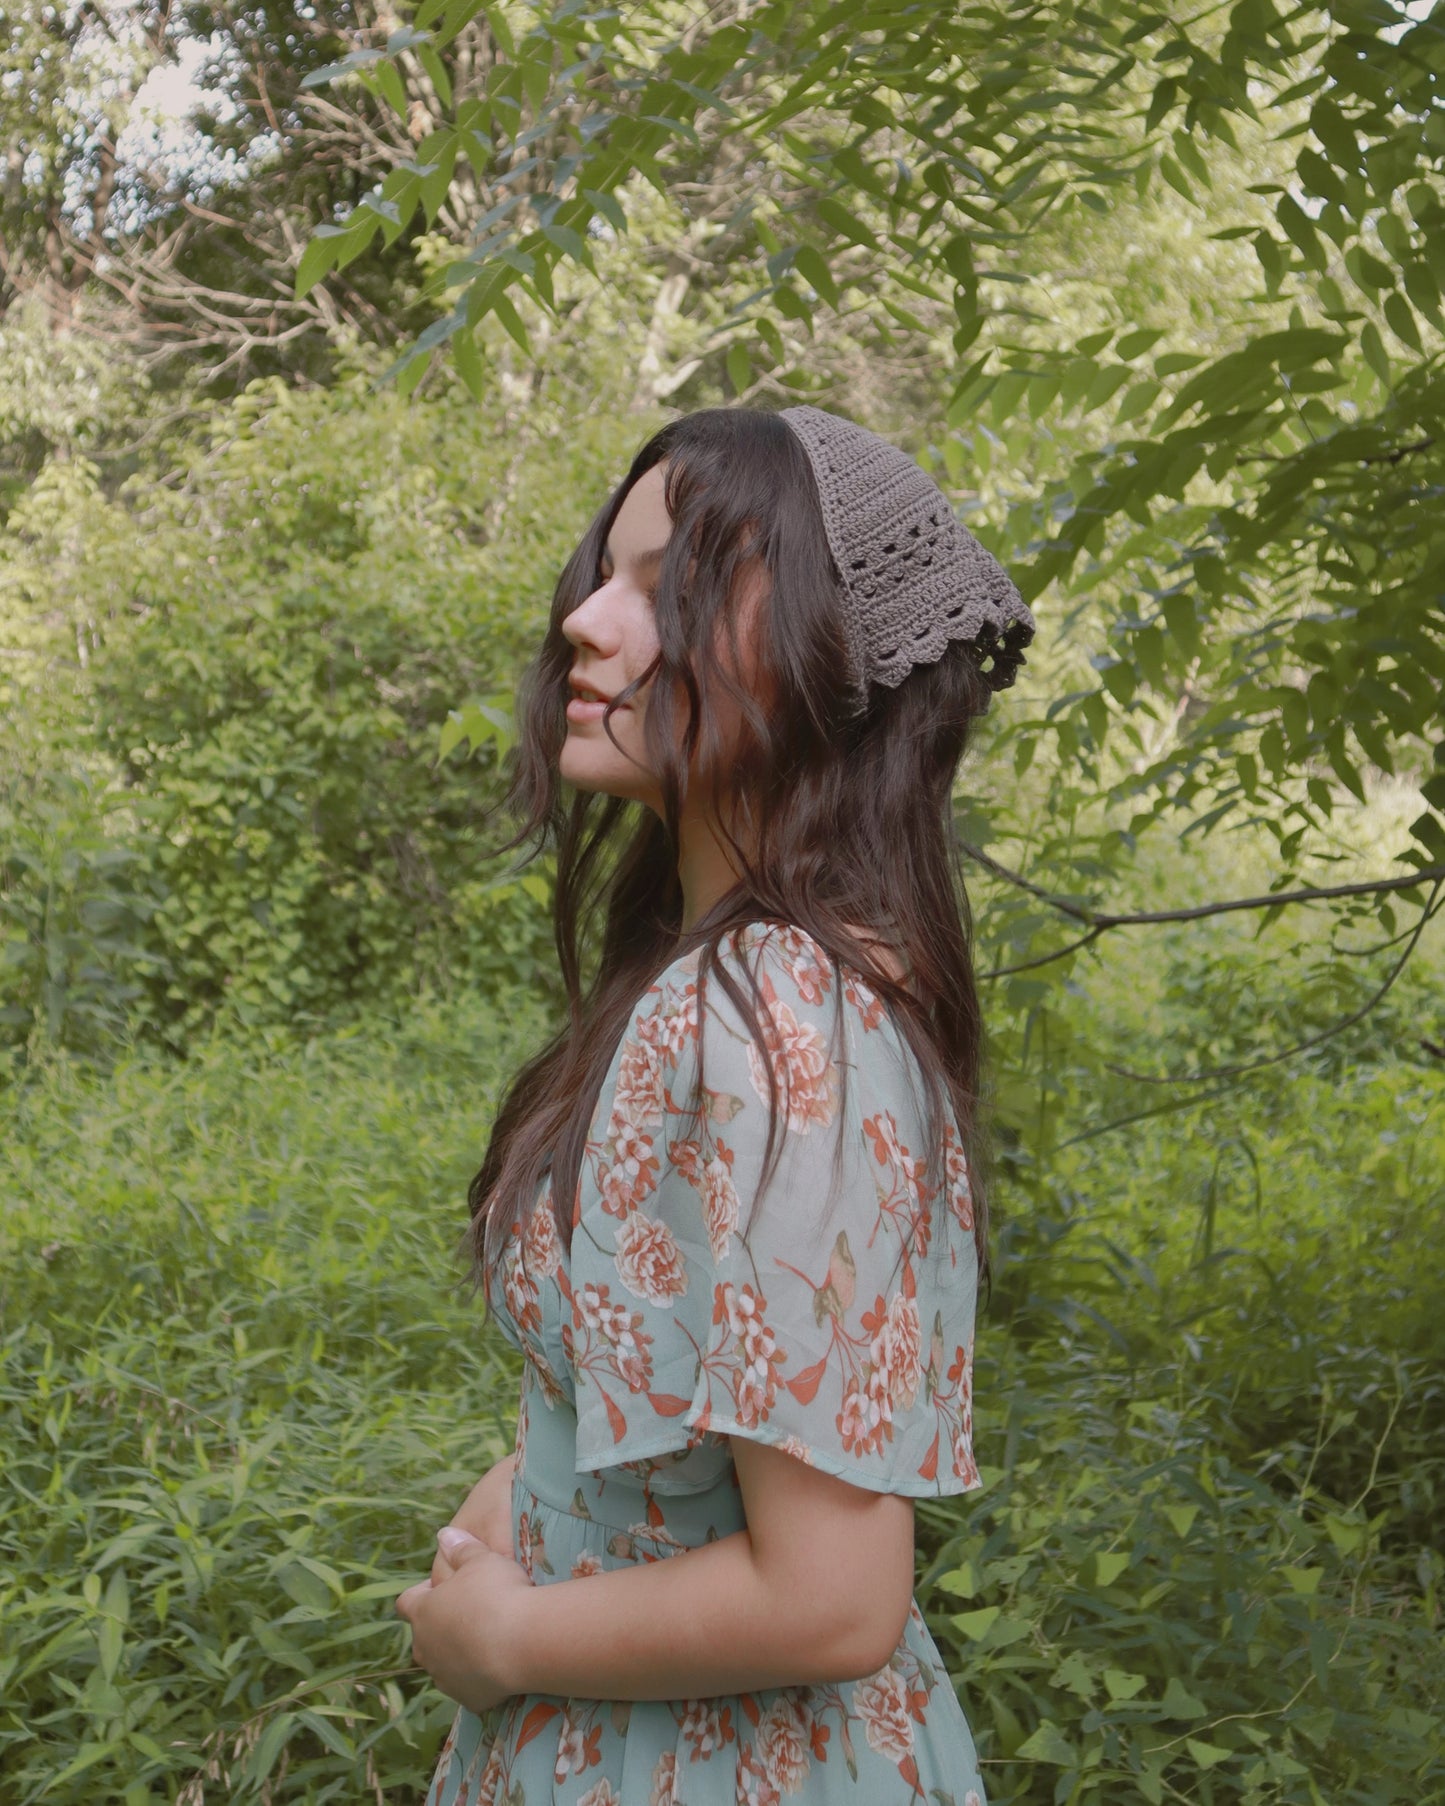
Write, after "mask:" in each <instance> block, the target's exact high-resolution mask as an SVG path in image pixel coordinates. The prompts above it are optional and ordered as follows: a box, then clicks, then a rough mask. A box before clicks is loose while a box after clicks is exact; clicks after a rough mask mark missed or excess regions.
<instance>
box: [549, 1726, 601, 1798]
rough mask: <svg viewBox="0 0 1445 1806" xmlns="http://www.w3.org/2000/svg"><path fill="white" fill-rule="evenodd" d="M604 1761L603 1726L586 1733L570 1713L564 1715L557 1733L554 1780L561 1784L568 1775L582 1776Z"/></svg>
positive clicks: (594, 1727) (595, 1727)
mask: <svg viewBox="0 0 1445 1806" xmlns="http://www.w3.org/2000/svg"><path fill="white" fill-rule="evenodd" d="M601 1760H602V1726H601V1725H600V1724H595V1725H593V1727H592V1729H591V1730H590V1731H584V1730H583V1729H582V1727H581V1725H579V1724H578V1723H577V1721H576V1720H575V1719H574V1718H573V1716H572V1714H571V1712H570V1711H567V1710H564V1711H563V1713H562V1728H561V1729H560V1730H559V1731H558V1733H557V1763H556V1767H555V1768H554V1769H553V1771H552V1775H553V1779H554V1780H555V1781H556V1782H557V1783H558V1785H559V1786H560V1784H561V1783H562V1782H563V1781H565V1780H566V1779H567V1777H568V1775H580V1774H581V1773H582V1772H583V1770H584V1769H588V1768H591V1767H592V1765H593V1764H594V1763H596V1762H600V1761H601Z"/></svg>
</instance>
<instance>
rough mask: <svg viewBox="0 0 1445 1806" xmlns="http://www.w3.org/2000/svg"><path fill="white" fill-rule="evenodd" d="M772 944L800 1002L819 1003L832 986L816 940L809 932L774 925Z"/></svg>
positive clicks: (830, 971) (831, 979)
mask: <svg viewBox="0 0 1445 1806" xmlns="http://www.w3.org/2000/svg"><path fill="white" fill-rule="evenodd" d="M773 944H774V946H775V947H776V948H777V949H778V952H779V954H780V955H781V956H782V961H783V964H784V965H785V966H786V967H787V971H788V977H789V978H791V979H792V981H793V983H794V984H795V985H796V986H797V987H798V994H799V995H800V996H801V998H802V999H803V1002H804V1003H822V1001H823V1000H824V998H825V997H826V996H827V995H828V993H829V991H831V990H832V988H833V973H832V970H831V968H830V966H829V965H828V963H827V959H826V957H825V955H824V953H823V950H822V948H821V947H820V946H819V945H818V943H817V942H816V941H815V940H814V939H813V937H812V936H811V935H807V934H803V933H801V932H800V931H799V930H798V929H796V928H792V927H788V928H780V929H778V931H777V933H776V935H775V936H774V937H773Z"/></svg>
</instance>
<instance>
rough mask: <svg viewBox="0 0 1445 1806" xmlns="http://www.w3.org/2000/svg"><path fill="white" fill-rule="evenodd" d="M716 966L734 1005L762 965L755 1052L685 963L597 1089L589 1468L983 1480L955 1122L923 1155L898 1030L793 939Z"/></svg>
mask: <svg viewBox="0 0 1445 1806" xmlns="http://www.w3.org/2000/svg"><path fill="white" fill-rule="evenodd" d="M724 960H725V963H726V964H727V965H728V966H729V968H730V970H731V971H732V972H733V974H734V976H735V978H736V979H737V982H738V984H739V986H740V988H741V990H742V994H743V995H744V996H747V995H749V986H748V983H747V979H746V976H745V966H750V967H751V968H752V970H753V971H754V972H755V973H756V977H757V983H758V986H759V989H760V992H761V1004H760V1005H758V1004H755V1006H754V1007H755V1008H756V1009H758V1013H759V1016H760V1020H761V1023H762V1026H763V1029H764V1032H765V1041H766V1047H765V1050H760V1049H759V1047H758V1046H757V1045H756V1043H755V1042H754V1040H753V1037H752V1035H751V1034H750V1033H749V1030H748V1027H747V1024H746V1020H745V1018H744V1016H743V1015H742V1013H741V1011H740V1009H739V1008H738V1007H737V1005H736V1004H735V1003H734V1001H733V1000H732V999H731V998H730V997H728V996H727V994H726V992H725V991H724V989H723V987H722V985H721V983H720V982H719V979H718V977H717V975H716V973H714V974H713V975H712V976H711V977H710V978H709V980H708V982H707V985H706V993H705V1006H704V1007H703V1008H702V1009H701V1010H700V1009H699V1004H698V986H697V956H696V954H694V955H692V956H691V957H690V958H684V959H682V960H679V961H677V962H674V964H673V965H672V966H670V967H669V968H668V969H667V971H666V972H665V973H664V974H663V975H662V977H661V978H660V979H659V980H658V982H657V983H656V984H654V986H653V987H652V988H651V989H650V991H649V992H648V994H647V996H646V997H644V999H643V1000H642V1003H641V1004H640V1005H639V1007H638V1009H637V1010H636V1012H635V1013H634V1015H633V1018H632V1020H631V1023H630V1024H629V1027H628V1029H627V1031H626V1033H625V1034H624V1036H623V1039H622V1042H621V1044H620V1046H619V1048H618V1051H617V1054H616V1056H615V1057H614V1060H613V1065H612V1069H611V1072H610V1074H609V1076H608V1080H607V1082H606V1084H605V1085H604V1088H603V1094H602V1096H601V1098H600V1099H599V1107H598V1111H597V1114H596V1116H595V1117H594V1121H593V1126H592V1132H591V1135H590V1137H589V1141H588V1145H587V1149H586V1157H585V1159H584V1162H583V1169H582V1174H581V1182H580V1184H579V1187H578V1192H577V1197H576V1204H575V1212H574V1225H573V1234H572V1247H571V1253H570V1262H569V1264H570V1292H571V1305H572V1321H571V1326H570V1329H571V1335H570V1342H569V1357H570V1359H571V1362H572V1366H573V1374H574V1381H575V1392H576V1404H577V1417H578V1424H577V1458H576V1467H577V1471H578V1472H579V1473H580V1472H595V1471H598V1470H602V1469H607V1468H611V1467H618V1466H621V1467H626V1468H629V1469H631V1470H632V1471H634V1472H641V1473H642V1474H643V1475H644V1476H646V1477H647V1478H648V1481H649V1484H650V1485H651V1486H652V1488H653V1490H655V1491H658V1492H687V1491H694V1490H700V1489H702V1488H704V1487H706V1486H708V1485H710V1484H712V1483H714V1482H715V1480H716V1478H717V1476H718V1473H719V1471H720V1467H721V1465H722V1464H724V1463H725V1462H726V1461H727V1460H728V1459H730V1448H729V1445H728V1443H727V1441H726V1439H727V1438H728V1437H738V1436H741V1437H747V1438H749V1439H751V1440H753V1441H756V1442H764V1443H770V1444H773V1445H775V1446H777V1447H780V1448H782V1449H784V1450H786V1451H787V1452H789V1453H791V1454H792V1455H794V1456H796V1457H797V1458H798V1459H799V1460H801V1461H804V1462H808V1463H810V1464H812V1465H814V1466H817V1467H820V1468H824V1469H826V1470H827V1471H828V1472H830V1473H833V1474H837V1475H839V1476H840V1477H841V1478H843V1479H845V1480H850V1481H852V1482H853V1483H854V1484H855V1485H858V1486H862V1487H866V1488H868V1489H869V1490H871V1491H875V1492H895V1493H906V1494H911V1495H933V1494H941V1493H959V1492H968V1491H971V1490H973V1489H974V1488H975V1487H977V1486H978V1485H979V1484H980V1482H979V1478H978V1470H977V1467H976V1466H975V1463H974V1455H973V1442H972V1429H973V1423H972V1351H973V1328H974V1309H975V1301H976V1295H977V1260H976V1255H975V1250H974V1240H973V1217H972V1208H971V1199H970V1194H969V1187H968V1169H967V1162H966V1160H965V1158H964V1154H963V1150H962V1147H961V1145H960V1142H959V1138H958V1134H957V1129H956V1125H955V1123H954V1120H953V1118H952V1115H951V1113H950V1114H949V1115H948V1116H946V1118H945V1123H946V1127H945V1133H944V1137H943V1145H942V1146H939V1147H932V1148H930V1147H929V1146H928V1145H927V1107H926V1098H925V1093H924V1091H923V1086H922V1080H921V1077H920V1075H919V1073H918V1070H917V1064H916V1060H915V1058H914V1056H913V1054H912V1052H911V1050H910V1049H909V1048H908V1045H907V1042H906V1040H905V1038H904V1037H903V1036H902V1034H901V1032H900V1031H899V1030H898V1029H897V1028H896V1027H895V1025H894V1024H893V1023H892V1022H891V1020H890V1019H889V1017H888V1016H887V1013H886V1011H885V1010H884V1008H883V1005H882V1003H881V1001H880V999H879V998H878V997H877V996H876V995H875V994H874V993H873V992H872V991H871V990H870V989H869V988H868V987H867V986H866V984H865V983H864V981H863V980H862V978H861V977H860V976H858V975H856V974H854V973H852V972H851V971H850V970H849V969H848V968H847V967H844V968H842V977H841V982H839V980H838V978H837V977H836V976H835V973H834V970H833V968H832V966H831V964H830V962H829V961H828V959H827V957H826V955H825V954H824V952H823V950H822V949H821V948H820V947H819V946H818V944H817V943H816V942H814V941H813V940H812V939H811V938H810V937H809V936H807V935H805V934H804V933H802V931H801V930H798V929H796V928H791V927H786V926H781V925H778V924H772V925H766V924H755V925H753V926H751V927H749V928H748V929H746V930H744V931H742V933H741V934H740V935H739V936H738V937H736V939H735V940H734V941H733V942H732V943H731V945H730V946H729V947H728V949H727V951H726V952H725V954H724ZM769 1072H771V1074H772V1077H773V1079H774V1081H775V1084H776V1088H777V1127H776V1131H775V1138H776V1139H775V1146H776V1150H777V1154H776V1158H777V1165H776V1169H775V1170H774V1172H773V1174H772V1176H771V1179H770V1181H769V1183H768V1185H767V1187H766V1189H765V1191H764V1192H763V1194H762V1196H761V1197H760V1196H759V1187H760V1181H761V1178H762V1175H763V1167H764V1157H765V1154H766V1152H767V1141H768V1121H769V1084H768V1077H769ZM845 1079H846V1084H845Z"/></svg>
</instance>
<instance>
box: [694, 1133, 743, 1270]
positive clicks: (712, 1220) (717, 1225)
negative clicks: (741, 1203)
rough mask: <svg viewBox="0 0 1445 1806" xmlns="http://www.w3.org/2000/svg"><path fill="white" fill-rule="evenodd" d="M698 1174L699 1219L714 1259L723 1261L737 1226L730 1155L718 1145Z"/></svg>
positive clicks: (736, 1205) (736, 1191)
mask: <svg viewBox="0 0 1445 1806" xmlns="http://www.w3.org/2000/svg"><path fill="white" fill-rule="evenodd" d="M717 1147H718V1151H717V1153H716V1154H715V1155H714V1156H713V1158H712V1159H711V1160H709V1161H708V1163H707V1165H706V1166H705V1167H704V1168H703V1172H702V1217H703V1223H704V1224H705V1225H706V1228H707V1243H708V1247H709V1248H710V1249H711V1251H712V1257H713V1259H714V1260H726V1259H727V1255H728V1249H729V1248H730V1247H731V1245H732V1238H733V1231H734V1230H735V1229H736V1228H737V1226H738V1189H737V1187H736V1186H735V1185H734V1184H733V1172H732V1164H733V1157H732V1154H731V1152H730V1151H729V1150H728V1149H727V1148H725V1147H724V1146H723V1144H722V1143H721V1142H719V1143H718V1144H717Z"/></svg>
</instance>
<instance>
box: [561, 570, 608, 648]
mask: <svg viewBox="0 0 1445 1806" xmlns="http://www.w3.org/2000/svg"><path fill="white" fill-rule="evenodd" d="M611 590H612V582H611V580H609V581H608V582H606V583H604V584H602V585H600V586H599V587H598V588H597V589H594V590H593V592H592V594H591V595H590V596H588V597H586V598H585V599H584V600H583V601H581V602H579V603H578V604H577V606H576V607H575V608H574V609H573V610H572V611H571V613H570V614H567V615H564V616H563V619H562V632H563V633H564V634H565V636H566V637H567V638H568V639H569V640H570V641H571V642H572V644H573V645H574V646H581V645H588V646H591V647H593V648H594V649H595V650H596V651H597V652H599V653H602V654H604V655H606V654H610V653H613V652H615V651H616V650H617V646H618V633H617V624H616V622H615V620H614V619H613V618H612V615H613V611H612V609H611V606H610V603H611V595H610V592H611Z"/></svg>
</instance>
